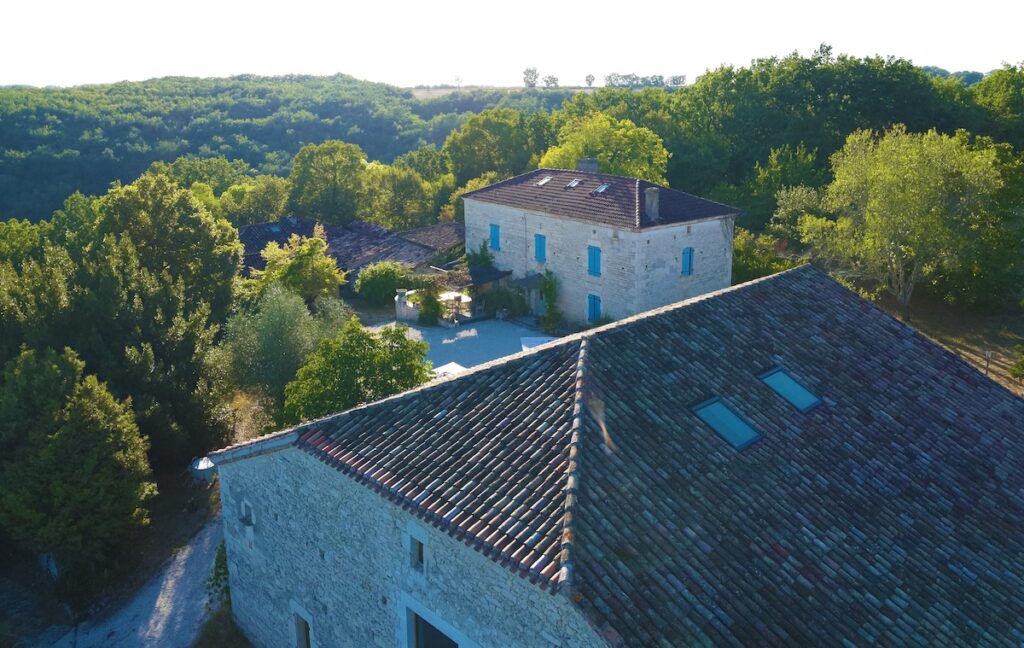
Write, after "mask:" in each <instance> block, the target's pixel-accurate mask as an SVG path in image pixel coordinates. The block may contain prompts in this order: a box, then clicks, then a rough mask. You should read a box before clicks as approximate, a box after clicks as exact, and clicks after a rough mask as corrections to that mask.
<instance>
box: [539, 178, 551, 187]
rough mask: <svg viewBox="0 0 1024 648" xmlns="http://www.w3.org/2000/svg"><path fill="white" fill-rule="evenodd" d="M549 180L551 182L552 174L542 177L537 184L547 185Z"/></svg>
mask: <svg viewBox="0 0 1024 648" xmlns="http://www.w3.org/2000/svg"><path fill="white" fill-rule="evenodd" d="M549 182H551V176H544V177H543V178H541V179H540V180H538V181H537V186H538V187H543V186H544V185H546V184H547V183H549Z"/></svg>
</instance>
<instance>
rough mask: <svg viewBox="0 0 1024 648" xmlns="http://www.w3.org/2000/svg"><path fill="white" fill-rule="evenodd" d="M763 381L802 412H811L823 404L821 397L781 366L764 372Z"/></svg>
mask: <svg viewBox="0 0 1024 648" xmlns="http://www.w3.org/2000/svg"><path fill="white" fill-rule="evenodd" d="M761 382H763V383H764V384H766V385H768V386H769V387H771V388H772V390H773V391H774V392H775V393H776V394H778V395H779V396H782V397H783V398H785V399H786V400H787V401H789V404H790V405H792V406H793V407H795V408H797V409H798V410H800V411H801V412H809V411H811V410H812V409H814V408H815V407H817V406H818V405H819V404H821V399H820V398H818V397H817V396H815V395H814V394H812V393H811V392H810V391H809V390H808V389H807V388H806V387H804V386H803V385H801V384H800V383H798V382H797V381H796V379H795V378H793V376H791V375H789V374H788V373H786V371H785V370H784V369H782V368H781V367H776V368H774V369H772V370H771V371H769V372H768V373H765V374H762V375H761Z"/></svg>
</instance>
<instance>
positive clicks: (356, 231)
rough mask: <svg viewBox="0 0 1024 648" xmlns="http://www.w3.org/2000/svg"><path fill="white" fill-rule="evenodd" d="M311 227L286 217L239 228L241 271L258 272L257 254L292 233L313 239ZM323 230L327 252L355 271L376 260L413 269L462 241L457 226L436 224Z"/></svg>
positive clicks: (354, 223)
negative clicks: (396, 228) (404, 228)
mask: <svg viewBox="0 0 1024 648" xmlns="http://www.w3.org/2000/svg"><path fill="white" fill-rule="evenodd" d="M315 225H316V223H315V222H314V221H311V220H306V219H303V218H291V217H289V218H282V219H281V220H278V221H274V222H272V223H259V224H256V225H247V226H245V227H243V228H241V229H240V230H239V231H238V238H239V240H240V241H241V242H242V245H243V246H244V247H245V262H244V265H245V268H246V269H247V270H248V268H256V269H257V270H262V269H263V267H264V265H265V263H264V261H263V257H261V256H260V252H262V251H263V248H265V247H266V246H267V243H270V242H272V241H273V242H275V243H278V244H284V243H286V242H287V241H288V239H289V238H290V237H291V235H292V234H298V235H299V236H307V237H308V236H313V228H314V226H315ZM324 229H325V232H326V234H327V241H328V246H327V253H328V254H329V255H330V256H332V257H334V259H335V260H336V261H337V262H338V266H339V267H340V268H341V269H343V270H346V271H348V270H359V269H360V268H362V267H364V266H366V265H369V264H370V263H376V262H378V261H397V262H398V263H402V264H405V265H408V266H412V267H415V266H418V265H420V264H423V263H426V262H428V261H430V259H432V258H433V257H434V255H435V254H437V252H439V251H446V250H448V249H451V248H452V247H456V246H458V245H461V244H462V242H463V241H464V240H465V234H464V230H463V229H462V225H461V224H460V223H439V224H436V225H431V226H428V227H422V228H419V229H414V230H408V231H406V232H391V231H390V230H387V229H385V228H383V227H379V226H377V225H372V224H370V223H365V222H362V221H352V222H351V223H348V224H347V225H344V226H342V227H338V226H334V225H326V226H325V227H324ZM444 246H447V247H444Z"/></svg>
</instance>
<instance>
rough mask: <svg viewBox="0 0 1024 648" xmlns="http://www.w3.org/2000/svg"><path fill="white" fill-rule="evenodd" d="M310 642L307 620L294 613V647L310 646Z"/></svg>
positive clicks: (308, 647) (304, 647) (306, 647)
mask: <svg viewBox="0 0 1024 648" xmlns="http://www.w3.org/2000/svg"><path fill="white" fill-rule="evenodd" d="M311 645H312V644H311V643H310V641H309V621H306V620H305V619H303V618H302V616H301V615H299V614H298V613H297V612H296V613H295V647H296V648H310V646H311Z"/></svg>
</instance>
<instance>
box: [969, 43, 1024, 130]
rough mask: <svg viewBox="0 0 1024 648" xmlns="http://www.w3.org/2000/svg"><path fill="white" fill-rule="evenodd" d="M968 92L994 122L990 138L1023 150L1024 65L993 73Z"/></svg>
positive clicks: (1001, 69)
mask: <svg viewBox="0 0 1024 648" xmlns="http://www.w3.org/2000/svg"><path fill="white" fill-rule="evenodd" d="M971 91H972V92H971V94H972V95H973V97H974V100H975V101H976V102H977V104H978V105H979V106H981V107H982V109H984V110H985V112H986V115H987V117H988V118H989V119H990V120H991V121H992V122H993V128H992V132H991V134H992V135H994V136H996V137H997V138H998V139H1000V140H1003V141H1006V142H1009V143H1010V144H1013V145H1014V146H1015V147H1016V148H1017V149H1018V150H1020V149H1021V148H1024V63H1022V64H1020V65H1017V66H1013V65H1004V66H1003V67H1002V68H1000V69H998V70H994V71H993V72H991V73H989V74H988V75H986V76H985V78H984V79H982V80H981V81H979V82H978V83H976V84H975V85H974V86H972V87H971Z"/></svg>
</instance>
